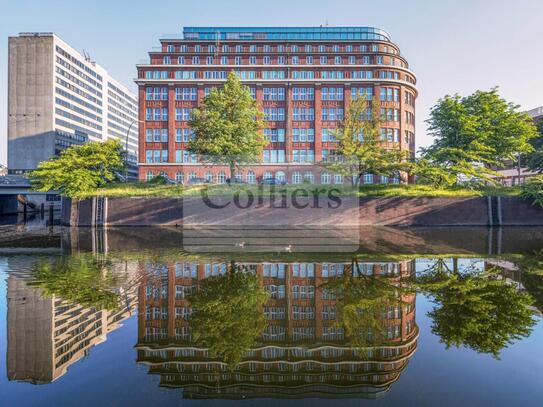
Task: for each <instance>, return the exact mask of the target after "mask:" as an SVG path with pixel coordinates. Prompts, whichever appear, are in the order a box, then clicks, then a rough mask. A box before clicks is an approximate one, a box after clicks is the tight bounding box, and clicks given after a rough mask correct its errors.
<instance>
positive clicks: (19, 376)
mask: <svg viewBox="0 0 543 407" xmlns="http://www.w3.org/2000/svg"><path fill="white" fill-rule="evenodd" d="M327 236H328V237H327ZM329 236H330V230H327V231H324V233H323V231H315V230H294V229H293V230H288V231H285V230H266V231H262V230H259V231H246V230H182V229H181V228H133V229H131V228H122V229H83V228H80V229H76V228H72V229H67V228H61V227H59V226H51V225H44V224H41V223H39V222H37V223H28V224H26V225H20V226H0V395H1V398H0V400H1V401H0V404H1V405H2V406H4V405H5V406H95V405H111V406H124V405H130V406H139V405H157V406H160V405H198V406H211V405H213V406H216V405H232V406H233V405H246V406H252V405H258V406H265V405H266V406H267V405H279V404H280V405H311V406H315V405H327V406H328V405H341V406H350V405H352V406H354V405H363V404H371V405H376V406H377V405H406V406H411V405H417V406H424V405H428V406H429V405H436V404H439V405H440V406H449V405H451V406H452V405H467V406H472V405H473V406H475V405H477V406H480V405H493V406H510V405H522V406H539V405H541V399H542V396H543V386H542V384H543V323H542V319H541V311H542V310H543V244H542V243H543V231H541V230H540V229H538V228H525V229H522V228H518V229H514V228H509V229H486V228H480V229H467V228H458V229H392V228H365V229H360V230H358V231H357V233H356V236H357V239H358V241H357V245H356V248H355V249H354V250H353V242H352V237H353V236H355V235H354V234H352V233H350V234H345V233H344V234H343V235H341V234H340V235H337V236H339V237H338V238H337V239H331V238H330V237H329ZM341 236H343V237H345V236H348V239H347V240H346V241H343V240H342V237H341Z"/></svg>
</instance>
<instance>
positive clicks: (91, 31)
mask: <svg viewBox="0 0 543 407" xmlns="http://www.w3.org/2000/svg"><path fill="white" fill-rule="evenodd" d="M6 3H8V2H6ZM542 16H543V1H541V0H447V1H436V0H410V1H406V0H403V1H402V0H387V1H376V0H371V1H369V0H333V1H331V0H328V1H324V0H312V1H307V0H305V1H297V0H288V1H287V0H273V1H260V0H253V1H246V0H230V1H225V0H223V1H220V0H199V1H192V0H191V1H189V0H161V1H157V2H154V1H140V0H132V1H127V0H115V1H112V0H109V1H104V0H93V1H75V0H71V1H67V0H46V1H44V0H41V1H37V0H18V1H17V2H14V1H12V2H9V5H7V4H4V5H3V6H2V15H1V16H0V35H1V41H2V46H1V47H0V163H4V164H5V163H6V155H7V146H6V133H7V124H6V122H7V58H8V57H7V38H8V36H10V35H16V34H17V33H19V32H21V31H53V32H55V33H57V34H58V35H59V36H60V37H62V38H63V39H64V40H65V41H66V42H68V43H69V44H70V45H72V46H73V47H74V48H75V49H77V50H82V49H85V50H86V51H87V52H89V53H90V54H91V56H92V57H93V58H94V59H95V60H96V61H97V62H98V63H100V64H101V65H103V66H104V67H105V68H106V69H107V70H108V71H109V72H110V73H111V74H112V75H113V76H114V77H115V78H116V79H118V80H120V81H121V82H123V83H124V84H125V85H127V86H129V87H130V88H132V89H133V90H135V89H136V88H135V85H134V83H133V82H132V80H133V78H134V77H135V72H136V71H135V66H134V65H135V64H136V63H137V62H138V61H139V60H140V59H143V58H145V57H146V53H147V52H148V51H149V50H150V49H151V47H153V46H157V45H158V38H159V37H160V36H161V35H162V34H178V33H180V32H181V30H182V27H183V26H184V25H206V26H208V25H253V26H254V25H272V26H282V25H285V26H289V25H291V26H292V25H297V26H306V25H307V26H314V25H321V24H326V23H328V24H329V25H331V26H343V25H346V26H352V25H355V26H375V27H380V28H383V29H385V30H386V31H388V32H389V33H390V34H391V35H392V38H393V40H394V41H395V42H396V43H397V44H399V46H400V48H401V50H402V53H403V54H404V55H405V56H406V57H407V59H408V61H409V62H410V64H411V68H412V69H413V70H414V71H415V73H416V74H417V77H418V87H419V92H420V95H419V98H418V100H417V147H420V146H425V145H428V144H429V143H430V142H431V138H430V137H428V136H427V135H426V126H425V124H424V120H425V119H426V118H427V116H428V112H429V109H430V108H431V106H432V105H434V104H435V102H436V101H437V100H438V99H439V98H440V97H442V96H443V95H445V94H451V93H459V94H467V93H470V92H473V91H474V90H476V89H490V88H491V87H493V86H499V87H500V89H501V93H502V95H503V96H504V97H505V98H506V99H508V100H510V101H512V102H515V103H517V104H519V105H520V106H521V107H522V108H523V109H531V108H534V107H537V106H541V105H543V75H542V73H541V70H542V67H543V20H542Z"/></svg>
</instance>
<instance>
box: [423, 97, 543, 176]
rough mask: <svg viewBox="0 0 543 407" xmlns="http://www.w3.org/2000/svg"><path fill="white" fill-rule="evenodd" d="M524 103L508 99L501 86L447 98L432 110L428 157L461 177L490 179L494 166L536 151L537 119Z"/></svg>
mask: <svg viewBox="0 0 543 407" xmlns="http://www.w3.org/2000/svg"><path fill="white" fill-rule="evenodd" d="M518 108H519V107H518V106H516V105H513V104H512V103H508V102H507V101H505V100H504V99H502V98H501V97H500V96H499V94H498V90H497V89H496V88H495V89H492V90H491V91H488V92H484V91H476V92H475V93H473V94H472V95H469V96H466V97H460V96H458V95H454V96H449V95H447V96H445V97H444V98H443V99H441V100H439V102H438V103H437V105H436V106H434V107H433V108H432V110H431V112H430V118H429V119H428V120H427V123H428V130H429V132H430V134H431V135H432V136H433V137H434V142H433V144H432V145H431V146H430V147H428V148H426V149H423V150H422V153H423V154H422V156H423V158H425V159H427V160H428V161H430V162H431V163H433V164H434V165H436V166H439V167H441V168H442V169H444V170H446V171H448V172H450V173H451V174H453V175H454V176H455V177H457V178H458V177H459V176H462V175H464V176H467V177H475V178H480V179H482V180H486V181H490V180H491V177H492V176H493V175H496V174H495V172H493V171H492V170H491V169H490V167H491V166H497V167H500V166H503V165H504V164H505V163H507V162H510V161H511V160H516V159H517V157H518V155H519V154H522V153H527V152H529V151H531V150H532V146H531V145H530V142H529V141H530V140H531V139H532V138H534V137H535V136H536V135H537V132H536V128H535V126H534V125H533V122H532V121H531V119H530V118H529V116H528V115H527V114H526V113H523V112H519V111H518Z"/></svg>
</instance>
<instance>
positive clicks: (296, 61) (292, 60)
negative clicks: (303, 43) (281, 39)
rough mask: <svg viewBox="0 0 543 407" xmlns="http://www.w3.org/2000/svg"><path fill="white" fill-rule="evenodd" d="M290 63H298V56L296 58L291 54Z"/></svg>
mask: <svg viewBox="0 0 543 407" xmlns="http://www.w3.org/2000/svg"><path fill="white" fill-rule="evenodd" d="M291 63H292V65H298V64H299V63H300V58H298V57H297V56H293V57H292V58H291Z"/></svg>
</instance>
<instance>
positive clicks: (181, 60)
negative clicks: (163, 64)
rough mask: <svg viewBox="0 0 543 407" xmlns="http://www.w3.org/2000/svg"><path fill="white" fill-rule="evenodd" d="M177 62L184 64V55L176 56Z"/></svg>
mask: <svg viewBox="0 0 543 407" xmlns="http://www.w3.org/2000/svg"><path fill="white" fill-rule="evenodd" d="M177 63H178V64H179V65H184V64H185V57H182V56H181V57H177Z"/></svg>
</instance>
